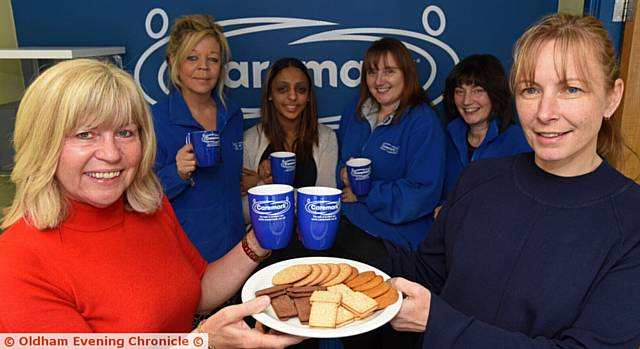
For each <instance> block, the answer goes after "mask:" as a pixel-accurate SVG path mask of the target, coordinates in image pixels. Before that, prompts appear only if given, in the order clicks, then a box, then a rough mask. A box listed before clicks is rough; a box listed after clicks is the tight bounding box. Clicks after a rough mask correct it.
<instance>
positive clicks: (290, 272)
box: [271, 264, 311, 285]
mask: <svg viewBox="0 0 640 349" xmlns="http://www.w3.org/2000/svg"><path fill="white" fill-rule="evenodd" d="M309 273H311V266H310V265H309V264H295V265H290V266H288V267H286V268H284V269H282V270H280V271H279V272H277V273H275V274H274V275H273V278H271V283H272V284H274V285H284V284H292V283H294V282H296V281H299V280H301V279H304V277H306V276H307V275H309Z"/></svg>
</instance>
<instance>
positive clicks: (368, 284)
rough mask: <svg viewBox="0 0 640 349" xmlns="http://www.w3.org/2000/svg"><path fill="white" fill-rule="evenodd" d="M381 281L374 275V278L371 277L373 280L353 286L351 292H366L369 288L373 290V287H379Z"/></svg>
mask: <svg viewBox="0 0 640 349" xmlns="http://www.w3.org/2000/svg"><path fill="white" fill-rule="evenodd" d="M383 281H384V280H382V276H380V275H376V276H374V277H373V279H371V280H369V281H367V282H365V283H364V284H362V285H358V286H355V287H354V288H353V290H354V291H360V292H362V291H365V290H368V289H370V288H374V287H376V286H378V285H380V284H381V283H382V282H383Z"/></svg>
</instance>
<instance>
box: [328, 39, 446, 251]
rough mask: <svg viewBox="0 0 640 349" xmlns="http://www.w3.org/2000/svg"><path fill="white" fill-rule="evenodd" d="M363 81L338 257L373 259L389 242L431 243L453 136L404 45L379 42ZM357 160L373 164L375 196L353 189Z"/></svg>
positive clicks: (352, 121)
mask: <svg viewBox="0 0 640 349" xmlns="http://www.w3.org/2000/svg"><path fill="white" fill-rule="evenodd" d="M361 76H362V77H361V82H360V93H359V96H358V97H357V98H356V99H354V101H353V102H351V103H349V104H348V105H347V106H346V108H345V110H344V112H343V113H342V119H341V121H340V129H339V130H338V139H339V144H340V157H339V161H338V166H337V176H338V179H339V187H340V188H343V195H342V202H343V206H342V210H343V217H342V218H341V222H340V230H339V232H338V236H337V238H336V243H335V245H334V248H333V250H332V254H333V255H336V256H340V257H345V258H351V259H355V260H360V261H364V262H367V261H369V260H371V259H373V258H376V257H379V256H384V255H386V254H387V253H386V247H385V243H384V241H391V242H394V243H396V244H399V245H402V246H404V247H406V248H409V249H415V248H416V247H417V246H418V244H419V243H420V241H422V240H423V239H424V238H425V236H426V232H427V231H428V230H429V227H430V225H431V222H432V221H433V210H434V208H435V207H436V204H437V203H438V201H439V200H440V197H441V194H442V183H443V174H444V163H445V135H444V131H443V128H442V125H441V123H440V120H439V119H438V117H437V115H436V113H435V112H434V111H433V109H432V108H431V107H430V106H429V102H428V98H427V93H426V92H425V91H424V90H423V88H422V86H421V85H420V82H419V79H418V74H417V71H416V66H415V63H414V61H413V59H412V58H411V54H410V53H409V50H407V48H406V47H405V46H404V45H403V44H402V42H400V41H399V40H397V39H392V38H382V39H380V40H377V41H375V42H373V43H372V44H371V46H370V47H369V49H368V50H367V52H366V54H365V57H364V63H363V65H362V75H361ZM352 157H364V158H368V159H370V160H371V161H372V163H371V189H370V191H369V193H368V194H367V195H360V196H356V195H355V194H354V193H353V191H352V190H351V187H350V183H349V179H348V178H347V174H346V169H345V163H346V162H347V160H349V159H350V158H352Z"/></svg>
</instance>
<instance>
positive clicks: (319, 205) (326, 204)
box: [304, 200, 340, 218]
mask: <svg viewBox="0 0 640 349" xmlns="http://www.w3.org/2000/svg"><path fill="white" fill-rule="evenodd" d="M304 210H305V211H307V212H308V213H310V214H312V215H314V216H332V218H335V217H333V216H334V215H336V214H338V213H339V212H340V200H338V201H327V200H321V201H311V200H307V202H306V203H305V205H304Z"/></svg>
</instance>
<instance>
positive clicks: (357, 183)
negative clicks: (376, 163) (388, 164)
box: [347, 158, 371, 195]
mask: <svg viewBox="0 0 640 349" xmlns="http://www.w3.org/2000/svg"><path fill="white" fill-rule="evenodd" d="M347 175H348V176H349V183H350V184H351V191H352V192H353V193H354V194H356V195H367V194H368V193H369V189H370V188H371V160H369V159H367V158H353V159H349V160H348V161H347Z"/></svg>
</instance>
